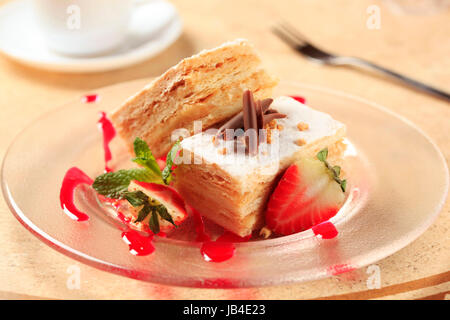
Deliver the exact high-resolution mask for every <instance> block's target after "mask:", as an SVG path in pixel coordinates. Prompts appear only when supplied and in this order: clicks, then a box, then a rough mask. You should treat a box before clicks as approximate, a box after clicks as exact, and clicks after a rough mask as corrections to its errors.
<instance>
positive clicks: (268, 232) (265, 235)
mask: <svg viewBox="0 0 450 320" xmlns="http://www.w3.org/2000/svg"><path fill="white" fill-rule="evenodd" d="M259 235H260V236H261V237H263V238H264V239H267V238H268V237H270V236H271V235H272V230H270V229H269V228H267V227H263V228H262V229H261V230H259Z"/></svg>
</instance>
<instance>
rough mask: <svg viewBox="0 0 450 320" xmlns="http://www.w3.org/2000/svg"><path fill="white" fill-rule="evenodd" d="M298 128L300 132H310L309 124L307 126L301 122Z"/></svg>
mask: <svg viewBox="0 0 450 320" xmlns="http://www.w3.org/2000/svg"><path fill="white" fill-rule="evenodd" d="M297 128H298V130H300V131H305V130H308V129H309V124H307V123H305V122H299V123H298V124H297Z"/></svg>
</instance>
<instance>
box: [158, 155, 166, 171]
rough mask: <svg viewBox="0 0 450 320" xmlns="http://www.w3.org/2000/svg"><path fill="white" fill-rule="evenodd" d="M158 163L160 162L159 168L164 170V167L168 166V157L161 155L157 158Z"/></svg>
mask: <svg viewBox="0 0 450 320" xmlns="http://www.w3.org/2000/svg"><path fill="white" fill-rule="evenodd" d="M156 163H158V166H159V169H161V171H163V170H164V168H165V167H166V157H160V158H158V159H156Z"/></svg>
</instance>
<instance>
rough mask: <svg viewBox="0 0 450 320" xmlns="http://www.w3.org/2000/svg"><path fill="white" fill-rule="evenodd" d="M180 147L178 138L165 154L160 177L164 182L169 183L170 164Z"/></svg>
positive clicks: (170, 179) (170, 175) (170, 174)
mask: <svg viewBox="0 0 450 320" xmlns="http://www.w3.org/2000/svg"><path fill="white" fill-rule="evenodd" d="M180 148H181V145H180V140H178V141H177V142H175V144H174V145H173V146H172V149H170V151H169V153H168V154H167V158H166V166H165V168H164V170H163V171H162V178H163V181H164V183H165V184H169V183H170V182H171V181H172V171H173V170H172V166H173V162H174V160H175V156H176V155H177V153H178V151H179V150H180Z"/></svg>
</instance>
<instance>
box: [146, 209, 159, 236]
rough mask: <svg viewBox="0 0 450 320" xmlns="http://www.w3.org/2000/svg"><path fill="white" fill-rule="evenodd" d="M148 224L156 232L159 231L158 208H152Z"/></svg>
mask: <svg viewBox="0 0 450 320" xmlns="http://www.w3.org/2000/svg"><path fill="white" fill-rule="evenodd" d="M148 226H149V227H150V230H152V232H153V233H154V234H158V233H159V220H158V214H157V213H156V210H152V215H151V217H150V219H149V220H148Z"/></svg>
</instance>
